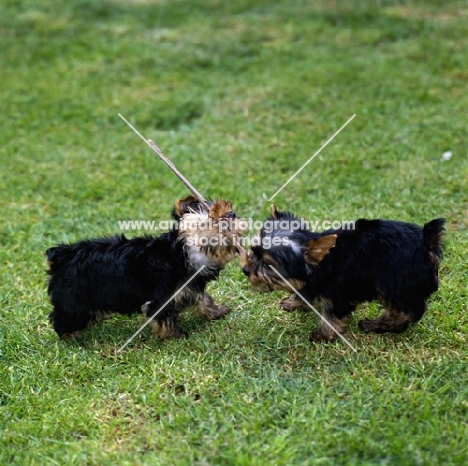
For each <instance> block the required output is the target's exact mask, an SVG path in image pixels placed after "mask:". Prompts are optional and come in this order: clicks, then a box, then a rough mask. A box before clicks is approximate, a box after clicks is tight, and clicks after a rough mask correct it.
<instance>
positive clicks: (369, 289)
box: [242, 206, 445, 341]
mask: <svg viewBox="0 0 468 466" xmlns="http://www.w3.org/2000/svg"><path fill="white" fill-rule="evenodd" d="M298 224H300V222H299V221H298V219H297V218H296V217H295V216H294V215H292V214H290V213H287V212H278V211H277V210H276V208H275V207H274V206H272V215H271V217H270V218H269V219H268V220H267V221H266V222H265V223H264V225H263V228H262V230H261V231H260V235H259V237H258V238H257V240H258V241H257V243H258V244H257V245H255V246H252V248H251V249H252V252H251V253H250V254H247V253H243V257H242V266H243V271H244V273H245V274H246V275H247V277H248V279H249V281H250V283H251V284H252V286H253V287H254V288H255V289H257V290H259V291H267V290H277V289H283V290H288V291H291V288H290V287H288V285H286V284H285V282H284V280H283V279H282V278H281V277H280V276H279V275H278V274H277V273H276V271H278V272H279V274H281V275H282V276H283V277H284V278H285V279H286V280H287V281H288V282H289V283H290V284H291V285H292V286H293V287H294V288H295V289H296V290H297V291H298V292H299V293H300V294H301V295H302V296H303V297H304V298H305V299H306V300H307V301H308V302H309V303H311V304H320V305H321V307H322V308H323V317H324V318H325V319H326V320H327V321H328V322H329V323H330V324H331V325H332V326H333V328H334V329H335V330H336V331H337V332H340V333H344V331H345V330H346V327H347V325H348V323H349V322H350V319H351V315H352V312H353V311H354V309H355V308H356V306H357V304H359V303H362V302H365V301H373V300H378V301H380V302H381V303H382V305H383V307H384V308H385V312H384V313H383V314H382V315H381V316H380V317H378V318H377V319H373V320H361V321H360V322H359V327H360V328H361V330H364V331H365V332H377V333H381V332H402V331H403V330H405V329H406V328H407V327H408V325H409V324H410V323H414V322H417V321H418V320H419V319H420V318H421V317H422V315H423V314H424V312H425V311H426V300H427V298H428V297H429V296H430V294H431V293H433V292H434V291H436V290H437V288H438V268H439V263H440V260H441V258H442V239H443V233H444V224H445V221H444V219H435V220H432V221H431V222H429V223H427V224H425V225H424V227H422V228H421V227H420V226H418V225H414V224H411V223H403V222H397V221H388V220H365V219H360V220H357V221H356V222H354V229H351V230H343V229H338V230H328V231H324V232H321V233H314V232H311V231H309V230H308V229H306V228H301V227H300V226H298ZM291 226H292V227H291ZM274 269H276V271H275V270H274ZM280 306H281V307H283V308H284V309H285V310H288V311H290V310H293V309H297V308H307V306H306V304H305V303H304V302H303V300H302V299H300V298H299V297H298V296H295V295H294V294H293V295H292V296H291V297H290V298H289V299H286V300H284V301H282V302H281V303H280ZM336 337H337V334H336V332H334V331H333V329H331V328H330V327H329V326H328V325H326V324H325V323H324V322H323V321H321V322H320V324H319V326H318V328H317V331H316V333H314V334H312V335H311V339H314V340H318V341H331V340H333V339H335V338H336Z"/></svg>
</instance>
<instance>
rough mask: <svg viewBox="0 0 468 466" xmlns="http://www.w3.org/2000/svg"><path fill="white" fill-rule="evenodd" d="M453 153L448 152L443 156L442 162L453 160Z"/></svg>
mask: <svg viewBox="0 0 468 466" xmlns="http://www.w3.org/2000/svg"><path fill="white" fill-rule="evenodd" d="M452 155H453V153H452V151H451V150H448V151H446V152H444V153H443V154H442V160H450V159H451V158H452Z"/></svg>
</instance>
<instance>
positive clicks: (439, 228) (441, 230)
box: [423, 218, 445, 268]
mask: <svg viewBox="0 0 468 466" xmlns="http://www.w3.org/2000/svg"><path fill="white" fill-rule="evenodd" d="M444 235H445V219H444V218H436V219H435V220H431V221H430V222H428V223H426V224H425V225H424V227H423V238H424V246H425V247H426V249H427V251H428V253H429V258H430V259H431V261H432V263H433V264H434V266H435V267H436V268H439V265H440V261H441V260H442V248H443V246H444Z"/></svg>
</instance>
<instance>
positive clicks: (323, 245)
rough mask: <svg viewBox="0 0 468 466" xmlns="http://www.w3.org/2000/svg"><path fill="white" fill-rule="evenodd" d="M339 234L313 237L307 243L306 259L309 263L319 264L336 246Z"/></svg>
mask: <svg viewBox="0 0 468 466" xmlns="http://www.w3.org/2000/svg"><path fill="white" fill-rule="evenodd" d="M336 238H337V235H327V236H322V237H321V238H319V239H311V240H310V241H309V242H308V243H307V250H306V252H305V254H304V260H305V261H306V262H307V263H309V264H319V263H320V262H321V261H322V260H323V259H324V258H325V256H326V255H327V254H328V253H329V252H330V249H331V248H334V247H335V244H336Z"/></svg>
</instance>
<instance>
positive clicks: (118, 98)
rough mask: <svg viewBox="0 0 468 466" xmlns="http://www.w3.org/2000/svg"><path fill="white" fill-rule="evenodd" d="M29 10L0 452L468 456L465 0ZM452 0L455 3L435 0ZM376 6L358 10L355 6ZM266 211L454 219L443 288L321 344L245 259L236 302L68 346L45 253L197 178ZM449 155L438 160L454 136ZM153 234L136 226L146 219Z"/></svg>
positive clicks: (24, 14)
mask: <svg viewBox="0 0 468 466" xmlns="http://www.w3.org/2000/svg"><path fill="white" fill-rule="evenodd" d="M341 3H345V2H332V1H330V0H317V1H314V2H308V1H305V0H284V1H283V0H275V1H272V0H269V1H267V0H255V1H252V0H250V1H247V0H231V1H229V2H228V1H214V0H211V1H210V0H206V1H201V0H178V1H170V2H169V1H164V0H159V1H158V0H154V1H151V0H147V1H133V2H128V1H123V0H114V1H110V0H108V1H100V2H94V1H91V0H71V1H69V2H59V1H58V0H41V1H34V2H33V1H31V0H29V1H26V0H25V1H21V2H19V1H13V0H4V1H3V2H2V4H1V5H0V45H1V49H2V54H1V56H0V69H1V86H0V103H1V114H0V138H1V141H2V145H1V149H0V161H1V165H2V169H1V172H0V187H1V191H2V194H3V195H2V199H1V200H0V203H1V209H0V245H1V246H0V264H1V266H2V282H1V285H0V301H1V318H0V463H1V464H18V465H24V464H28V465H43V464H51V465H53V464H56V465H63V464H67V465H84V464H87V465H114V464H119V465H139V464H149V465H153V464H154V465H168V464H177V465H179V464H180V465H185V464H186V465H189V464H198V465H265V464H272V465H295V464H298V465H299V464H301V465H302V464H303V465H336V464H349V465H370V464H388V465H390V464H392V465H393V464H401V465H434V464H446V465H450V464H460V465H463V464H466V463H467V462H468V447H467V445H468V434H467V432H468V422H467V419H468V401H467V400H468V388H467V383H466V377H467V369H468V362H467V361H468V349H467V348H468V345H467V343H468V337H467V335H468V317H467V304H466V302H467V273H466V249H467V247H468V238H467V231H468V190H467V180H468V163H467V153H468V146H467V143H466V141H467V137H468V130H467V121H466V117H467V113H466V109H467V108H468V94H467V93H466V80H467V78H468V73H467V70H466V63H468V26H467V24H468V23H467V20H468V6H467V3H466V2H465V1H446V2H440V1H436V0H412V1H410V2H402V1H397V0H381V1H379V2H377V1H371V0H363V1H360V2H348V3H349V5H348V6H340V5H341ZM441 3H443V5H444V6H439V5H440V4H441ZM352 4H356V5H352ZM119 112H120V113H122V114H123V115H124V116H125V117H126V118H128V119H129V120H131V121H132V123H133V124H135V125H136V127H137V128H138V129H139V130H140V131H141V132H142V133H143V134H144V135H145V136H146V137H148V138H151V139H153V140H154V141H155V142H156V143H157V144H158V145H159V146H160V147H161V149H162V150H163V152H164V153H165V154H166V155H167V156H168V157H170V158H171V159H172V160H173V161H174V163H175V164H176V165H177V167H178V168H179V169H180V170H181V171H182V172H183V173H185V174H186V175H187V177H188V178H189V179H190V181H192V183H193V184H194V185H195V186H196V187H197V188H198V189H199V190H200V191H201V192H202V193H203V194H204V195H205V196H207V197H211V198H216V197H223V198H227V199H230V200H232V201H233V203H234V205H235V208H236V211H237V213H238V214H239V215H241V216H244V217H253V218H254V219H258V220H262V219H264V218H265V217H266V216H267V214H268V211H269V202H268V201H267V199H268V198H269V197H270V196H271V195H272V194H273V193H274V192H275V191H276V190H277V189H278V188H279V187H280V186H281V185H282V184H283V183H284V182H285V181H286V180H287V179H288V178H289V177H290V176H291V175H292V174H293V173H294V172H295V171H296V170H297V169H298V168H299V167H300V166H301V165H302V164H303V163H304V162H305V161H306V160H307V159H308V158H309V157H310V156H311V155H312V154H313V153H314V152H315V151H316V150H317V149H318V148H319V147H320V146H321V145H322V144H323V143H324V142H325V141H326V140H327V139H328V138H329V137H330V136H331V135H332V134H333V133H334V132H335V131H336V130H337V129H338V128H340V126H341V125H343V124H344V123H345V122H346V121H347V120H348V118H350V117H351V116H352V115H353V114H356V118H355V119H354V120H353V121H352V122H351V123H350V124H349V125H348V127H347V128H345V129H344V130H343V131H342V133H340V134H339V135H338V136H337V137H336V139H335V140H334V141H333V142H332V143H330V145H329V146H328V147H326V148H325V149H324V150H323V151H322V152H321V153H320V155H318V156H317V157H316V158H315V159H314V160H313V161H312V162H311V163H310V165H308V166H307V168H306V169H304V170H303V172H301V174H300V175H299V176H298V177H297V178H296V179H295V180H294V181H293V182H291V183H290V184H289V185H288V186H287V187H286V188H285V189H284V190H283V191H282V192H281V193H280V194H279V195H278V196H277V197H276V198H275V203H276V204H277V206H278V208H279V209H288V210H293V211H295V212H296V213H297V214H299V215H302V216H304V217H306V218H308V219H311V220H314V219H331V220H334V219H339V220H352V219H355V218H358V217H370V218H376V217H381V218H395V219H400V220H404V221H412V222H416V223H419V224H422V223H424V222H425V221H428V220H430V219H432V218H435V217H441V216H443V217H446V218H447V220H448V232H447V241H446V242H447V244H446V249H445V259H444V262H443V266H442V269H441V273H440V276H441V287H440V290H439V292H437V293H436V294H434V295H433V297H432V299H431V301H430V307H429V311H428V313H427V314H426V315H425V316H424V318H423V319H422V320H421V322H419V323H418V324H417V325H415V326H413V327H412V328H410V329H409V330H408V331H407V332H405V333H404V334H402V335H382V336H376V335H365V334H363V333H362V332H360V331H359V329H358V328H357V325H356V321H357V320H358V318H362V317H363V316H370V315H375V314H377V313H378V312H379V311H378V309H377V307H376V306H375V305H374V304H370V305H366V306H361V307H360V308H359V309H358V311H357V313H356V314H357V316H356V318H355V321H354V323H353V324H352V325H351V327H350V329H349V332H348V333H347V338H348V339H349V340H350V341H351V342H352V344H353V345H354V346H355V347H356V348H357V350H358V352H357V354H354V353H353V352H352V351H351V350H350V349H349V348H348V347H347V346H346V345H344V344H343V343H342V342H336V343H332V344H329V345H320V344H312V343H310V342H309V341H308V334H309V333H310V332H311V331H312V330H313V328H314V326H315V320H314V318H313V316H312V315H310V314H305V313H301V312H297V313H291V314H288V313H284V312H282V311H281V310H279V309H278V307H277V305H276V304H277V302H278V301H279V299H280V298H281V297H282V296H283V295H282V294H281V293H273V294H256V293H255V292H253V291H252V290H251V289H250V288H249V286H248V284H247V283H246V281H245V280H244V278H243V276H242V273H241V272H240V270H239V268H238V266H237V265H236V264H231V265H230V266H229V267H228V268H227V270H226V271H225V272H223V274H222V276H221V278H220V280H219V281H218V282H216V283H214V284H213V285H211V286H210V290H211V292H212V293H213V295H214V297H215V298H216V300H217V301H218V302H222V303H225V304H228V305H230V306H231V307H232V309H233V311H232V313H231V314H229V315H228V316H227V317H226V318H225V319H223V320H221V321H217V322H212V323H208V322H205V321H203V320H200V319H198V318H196V317H194V316H193V315H192V314H191V313H187V314H185V315H184V316H183V318H182V324H183V327H184V329H185V330H187V331H189V332H190V337H189V338H188V339H185V340H181V341H167V342H164V343H159V342H157V341H155V340H153V339H152V338H151V337H150V336H149V334H148V332H146V331H144V332H143V333H142V334H141V335H140V336H139V337H138V338H137V339H136V340H135V341H134V342H133V343H132V344H131V345H130V346H129V347H128V348H127V349H126V350H125V351H124V352H123V353H121V354H117V355H116V352H115V350H116V348H118V347H119V346H121V345H122V344H123V343H124V342H125V341H126V339H127V338H129V337H130V336H131V335H132V334H133V332H134V331H135V330H136V329H137V328H138V327H139V325H140V324H141V319H140V318H138V317H135V318H133V319H125V318H121V317H115V318H112V319H111V320H108V321H105V322H103V323H101V324H98V325H95V326H94V327H93V328H92V329H90V330H89V331H88V332H87V333H86V334H85V335H84V337H83V338H82V339H81V340H79V341H76V342H61V341H59V340H58V339H57V336H56V335H55V333H54V332H53V330H52V329H51V327H50V325H49V323H48V321H47V314H48V312H50V305H49V304H48V302H47V295H46V275H45V273H44V269H45V267H46V266H45V260H44V256H43V253H44V251H45V250H46V249H47V248H48V247H50V246H51V245H53V244H54V243H56V242H59V241H74V240H78V239H82V238H88V237H95V236H100V235H104V234H111V233H116V232H117V231H118V230H117V221H118V220H120V219H151V220H166V219H167V218H168V212H169V210H170V208H171V205H172V204H173V202H174V200H175V199H176V198H177V197H180V196H182V195H185V191H184V189H183V188H182V186H181V184H180V183H179V181H178V180H177V179H176V178H175V177H174V176H173V175H172V174H171V173H170V172H169V171H168V170H167V168H166V167H165V166H164V165H163V164H162V163H161V162H160V161H159V160H157V158H156V156H155V154H154V153H153V152H151V150H150V149H149V148H147V147H145V145H144V144H143V142H142V141H141V140H140V139H138V137H136V135H135V134H133V133H132V131H131V130H130V129H129V128H128V127H127V126H126V125H125V124H124V123H123V122H122V121H121V120H120V118H119V117H118V116H117V114H118V113H119ZM447 150H451V151H452V152H453V157H452V159H451V160H449V161H442V153H443V152H445V151H447ZM135 234H136V233H135Z"/></svg>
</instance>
